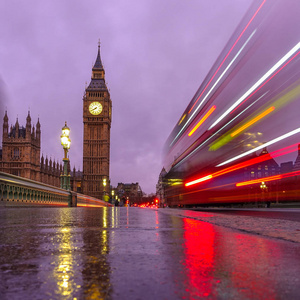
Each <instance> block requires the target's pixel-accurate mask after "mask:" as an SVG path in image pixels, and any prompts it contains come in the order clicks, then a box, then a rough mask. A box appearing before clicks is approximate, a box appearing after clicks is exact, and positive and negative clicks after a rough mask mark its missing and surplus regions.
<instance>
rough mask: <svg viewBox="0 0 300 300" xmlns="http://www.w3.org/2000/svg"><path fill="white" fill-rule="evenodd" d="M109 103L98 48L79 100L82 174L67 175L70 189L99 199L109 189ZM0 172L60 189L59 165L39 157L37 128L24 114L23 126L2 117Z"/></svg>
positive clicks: (78, 172) (39, 128) (5, 115)
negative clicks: (88, 80)
mask: <svg viewBox="0 0 300 300" xmlns="http://www.w3.org/2000/svg"><path fill="white" fill-rule="evenodd" d="M111 112H112V102H111V99H110V93H109V90H108V88H107V86H106V83H105V70H104V68H103V64H102V61H101V57H100V44H99V45H98V53H97V57H96V61H95V64H94V66H93V68H92V76H91V81H90V84H89V85H88V86H87V88H86V89H85V93H84V96H83V170H82V171H76V170H75V168H74V169H73V170H72V171H71V168H70V165H69V168H68V172H69V174H70V176H71V178H70V179H71V180H70V181H71V189H72V190H73V191H77V192H82V193H84V194H87V195H90V196H93V197H95V198H99V199H101V198H102V196H103V193H104V192H105V186H104V185H103V184H102V183H103V182H104V181H105V182H106V183H107V185H108V187H109V183H110V180H109V164H110V127H111V114H112V113H111ZM0 171H2V172H6V173H10V174H13V175H17V176H21V177H24V178H27V179H31V180H35V181H39V182H42V183H45V184H49V185H53V186H57V187H59V186H60V176H61V174H62V172H63V167H62V163H59V162H57V161H52V159H51V158H50V159H48V157H46V158H45V157H44V156H43V155H42V156H41V124H40V121H39V120H38V121H37V123H36V124H32V123H31V116H30V112H28V115H27V118H26V124H25V126H23V125H20V124H19V120H18V119H17V120H16V122H15V124H14V125H10V124H9V113H8V112H7V111H6V112H5V114H4V117H3V132H2V149H0Z"/></svg>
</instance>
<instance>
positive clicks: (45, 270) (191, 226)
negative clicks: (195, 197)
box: [0, 207, 300, 300]
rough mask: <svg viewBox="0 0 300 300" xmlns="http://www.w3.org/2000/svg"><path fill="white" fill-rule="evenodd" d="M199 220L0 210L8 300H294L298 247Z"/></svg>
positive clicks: (159, 214) (1, 271)
mask: <svg viewBox="0 0 300 300" xmlns="http://www.w3.org/2000/svg"><path fill="white" fill-rule="evenodd" d="M207 215H208V214H207ZM193 216H194V217H195V214H191V215H190V216H189V217H185V218H181V217H177V216H175V215H168V214H165V213H163V210H152V209H139V208H130V207H129V208H128V207H121V208H120V207H118V208H116V207H114V208H99V209H95V208H93V209H91V208H51V209H48V208H26V209H20V210H19V209H18V208H14V209H4V210H3V209H0V230H1V232H2V234H1V235H0V250H1V255H0V295H1V296H2V297H1V299H143V300H145V299H146V300H147V299H203V298H207V299H297V295H298V290H299V288H300V286H299V281H298V274H299V272H300V266H299V261H300V252H299V246H298V244H297V243H288V242H283V241H278V240H276V239H266V238H262V237H260V236H255V235H249V234H244V233H242V232H240V231H233V230H231V229H226V228H224V227H220V226H216V225H212V224H210V223H208V222H202V221H198V220H196V219H193ZM208 217H209V216H208Z"/></svg>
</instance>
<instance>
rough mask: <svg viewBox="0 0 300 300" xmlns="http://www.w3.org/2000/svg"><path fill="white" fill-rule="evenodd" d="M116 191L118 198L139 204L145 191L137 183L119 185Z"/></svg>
mask: <svg viewBox="0 0 300 300" xmlns="http://www.w3.org/2000/svg"><path fill="white" fill-rule="evenodd" d="M115 190H116V194H117V196H118V197H119V198H120V199H121V198H122V197H123V196H125V197H126V198H127V197H128V198H129V201H130V202H131V203H136V202H139V201H140V200H141V199H142V197H143V191H142V189H141V187H140V185H139V183H138V182H136V183H122V182H120V183H118V186H117V188H116V189H115Z"/></svg>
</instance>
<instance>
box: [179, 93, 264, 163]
mask: <svg viewBox="0 0 300 300" xmlns="http://www.w3.org/2000/svg"><path fill="white" fill-rule="evenodd" d="M268 92H269V91H267V92H265V93H264V94H263V95H261V96H260V97H259V98H258V99H257V100H255V101H254V102H253V103H251V104H250V105H249V106H248V107H246V108H245V109H244V110H243V111H242V112H240V113H239V114H238V115H237V116H235V117H234V118H233V119H231V120H230V121H229V122H228V123H226V124H225V125H224V126H223V127H222V128H220V129H219V130H218V131H216V132H215V133H214V134H212V135H211V136H210V137H209V138H207V139H206V140H205V141H204V142H203V143H201V144H200V145H199V146H198V147H197V148H196V149H194V150H193V151H192V152H191V153H189V154H188V155H187V156H185V157H184V158H183V159H182V160H181V161H179V162H178V163H177V164H176V165H175V166H174V167H176V166H178V165H180V164H181V163H183V162H184V161H185V160H186V159H187V158H189V157H190V156H191V155H192V154H193V153H195V152H196V151H197V150H199V149H200V148H201V147H202V146H203V145H204V144H206V143H207V142H208V141H209V140H210V139H212V138H213V137H214V136H215V135H216V134H218V133H219V132H220V131H222V130H223V129H224V128H225V127H227V126H228V125H229V124H230V123H231V122H233V121H234V120H235V119H236V118H238V117H239V116H240V115H242V114H243V113H244V112H245V111H246V110H248V109H249V108H250V107H251V106H252V105H254V104H255V103H256V102H257V101H259V100H260V99H262V98H263V97H264V96H265V95H266V94H267V93H268Z"/></svg>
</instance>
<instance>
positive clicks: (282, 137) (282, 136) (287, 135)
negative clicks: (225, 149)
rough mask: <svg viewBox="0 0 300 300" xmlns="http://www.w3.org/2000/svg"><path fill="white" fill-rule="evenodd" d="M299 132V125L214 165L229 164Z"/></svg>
mask: <svg viewBox="0 0 300 300" xmlns="http://www.w3.org/2000/svg"><path fill="white" fill-rule="evenodd" d="M299 132H300V127H299V128H297V129H295V130H293V131H290V132H288V133H286V134H283V135H281V136H279V137H277V138H275V139H273V140H271V141H269V142H267V143H265V144H263V145H260V146H258V147H256V148H254V149H251V150H249V151H247V152H244V153H242V154H240V155H238V156H235V157H233V158H230V159H228V160H226V161H224V162H222V163H221V164H218V165H217V166H216V167H221V166H224V165H226V164H229V163H230V162H232V161H235V160H237V159H239V158H242V157H244V156H246V155H249V154H251V153H253V152H256V151H258V150H260V149H263V148H265V147H267V146H270V145H272V144H275V143H277V142H279V141H282V140H284V139H286V138H288V137H290V136H292V135H294V134H297V133H299Z"/></svg>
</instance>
